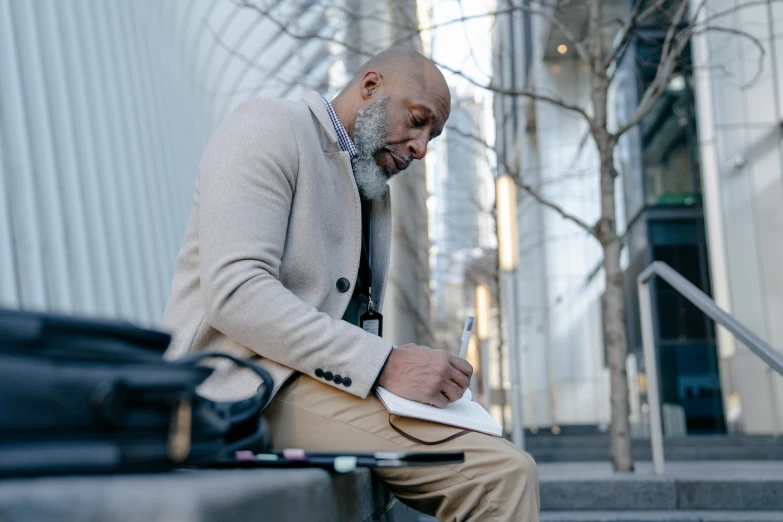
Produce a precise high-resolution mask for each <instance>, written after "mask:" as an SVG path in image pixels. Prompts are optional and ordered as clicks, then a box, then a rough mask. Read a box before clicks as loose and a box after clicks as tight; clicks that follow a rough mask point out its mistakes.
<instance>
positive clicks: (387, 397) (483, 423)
mask: <svg viewBox="0 0 783 522" xmlns="http://www.w3.org/2000/svg"><path fill="white" fill-rule="evenodd" d="M375 393H377V394H378V398H379V399H381V402H382V403H383V405H384V406H386V409H387V410H389V413H391V414H394V415H399V416H400V417H412V418H414V419H421V420H426V421H430V422H437V423H439V424H448V425H449V426H457V427H458V428H465V429H468V430H473V431H480V432H481V433H487V434H489V435H494V436H496V437H502V436H503V428H501V427H500V424H498V423H497V422H495V419H493V418H492V416H491V415H490V414H489V413H488V412H487V410H485V409H484V408H482V407H481V405H480V404H479V403H477V402H473V397H472V394H471V393H470V390H465V395H463V396H462V398H461V399H459V400H457V401H454V402H452V403H451V404H449V405H448V406H446V407H445V408H436V407H435V406H430V405H429V404H423V403H421V402H416V401H411V400H408V399H403V398H402V397H400V396H399V395H395V394H393V393H392V392H390V391H389V390H387V389H386V388H382V387H380V386H378V387H376V388H375Z"/></svg>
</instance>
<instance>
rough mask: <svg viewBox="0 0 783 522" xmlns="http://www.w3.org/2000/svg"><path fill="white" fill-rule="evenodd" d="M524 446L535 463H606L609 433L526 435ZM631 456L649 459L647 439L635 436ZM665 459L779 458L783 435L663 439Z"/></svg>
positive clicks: (636, 458)
mask: <svg viewBox="0 0 783 522" xmlns="http://www.w3.org/2000/svg"><path fill="white" fill-rule="evenodd" d="M525 449H526V451H528V452H529V453H530V454H531V455H533V457H534V458H535V459H536V462H538V463H545V462H606V461H607V459H608V457H609V436H608V434H587V435H550V434H537V435H532V436H530V435H529V436H527V437H526V438H525ZM633 453H634V459H635V460H637V461H649V460H651V458H652V457H651V449H650V441H649V440H647V439H634V441H633ZM664 453H665V455H666V460H667V461H669V460H671V461H679V460H765V461H766V460H781V461H783V437H771V436H753V435H709V436H688V437H671V438H666V439H664Z"/></svg>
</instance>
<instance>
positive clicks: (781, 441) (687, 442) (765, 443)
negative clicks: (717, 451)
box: [525, 434, 783, 449]
mask: <svg viewBox="0 0 783 522" xmlns="http://www.w3.org/2000/svg"><path fill="white" fill-rule="evenodd" d="M664 442H665V444H666V445H667V446H668V447H672V448H675V447H688V448H690V447H698V448H701V447H720V448H726V447H753V448H757V447H764V448H783V437H772V436H764V435H710V436H706V435H693V436H687V437H668V438H666V439H664ZM632 443H633V445H634V447H636V446H640V447H642V446H645V445H649V440H648V439H634V440H633V441H632ZM525 447H526V448H527V449H544V448H604V447H605V448H608V447H609V435H608V434H601V435H534V436H530V437H526V438H525Z"/></svg>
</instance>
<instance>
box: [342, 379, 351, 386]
mask: <svg viewBox="0 0 783 522" xmlns="http://www.w3.org/2000/svg"><path fill="white" fill-rule="evenodd" d="M350 385H351V378H350V377H343V386H345V387H346V388H347V387H349V386H350Z"/></svg>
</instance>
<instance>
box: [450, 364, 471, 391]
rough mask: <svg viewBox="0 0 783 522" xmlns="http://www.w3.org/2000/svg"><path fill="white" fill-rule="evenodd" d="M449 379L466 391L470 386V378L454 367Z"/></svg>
mask: <svg viewBox="0 0 783 522" xmlns="http://www.w3.org/2000/svg"><path fill="white" fill-rule="evenodd" d="M449 378H450V379H451V381H452V382H454V383H455V384H456V385H457V386H459V387H460V388H462V389H463V390H465V388H467V387H468V386H470V377H468V376H467V375H465V374H464V373H462V372H461V371H459V370H457V369H456V368H454V367H452V368H451V371H450V372H449Z"/></svg>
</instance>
